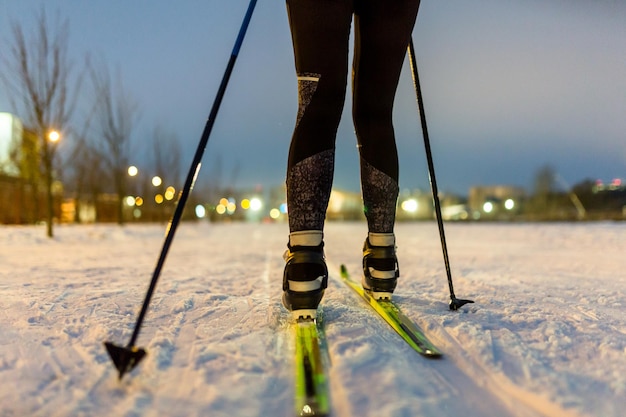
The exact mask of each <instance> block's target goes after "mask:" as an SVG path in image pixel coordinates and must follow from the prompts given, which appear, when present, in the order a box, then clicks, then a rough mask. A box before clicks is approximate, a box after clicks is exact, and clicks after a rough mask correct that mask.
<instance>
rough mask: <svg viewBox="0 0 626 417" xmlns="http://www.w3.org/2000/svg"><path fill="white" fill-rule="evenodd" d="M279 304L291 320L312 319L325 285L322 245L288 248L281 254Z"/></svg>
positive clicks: (326, 277)
mask: <svg viewBox="0 0 626 417" xmlns="http://www.w3.org/2000/svg"><path fill="white" fill-rule="evenodd" d="M284 258H285V261H286V265H285V270H284V273H283V305H284V306H285V307H286V308H287V310H289V311H291V314H292V316H293V317H294V318H295V319H299V318H307V317H310V318H311V319H315V318H316V316H317V306H318V305H319V303H320V301H322V297H323V296H324V290H325V289H326V287H327V286H328V268H327V267H326V261H325V259H324V244H323V243H321V244H320V245H319V246H291V245H288V249H287V251H285V255H284Z"/></svg>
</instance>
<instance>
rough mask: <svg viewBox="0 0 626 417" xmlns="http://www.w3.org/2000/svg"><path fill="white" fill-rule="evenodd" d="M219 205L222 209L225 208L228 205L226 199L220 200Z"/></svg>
mask: <svg viewBox="0 0 626 417" xmlns="http://www.w3.org/2000/svg"><path fill="white" fill-rule="evenodd" d="M220 204H221V205H222V206H224V207H226V206H227V205H228V199H226V198H220Z"/></svg>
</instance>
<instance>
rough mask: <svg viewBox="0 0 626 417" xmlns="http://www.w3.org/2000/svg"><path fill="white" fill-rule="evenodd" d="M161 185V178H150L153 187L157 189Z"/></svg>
mask: <svg viewBox="0 0 626 417" xmlns="http://www.w3.org/2000/svg"><path fill="white" fill-rule="evenodd" d="M161 184H163V180H162V179H161V177H159V176H158V175H155V176H154V177H152V185H154V186H155V187H158V186H159V185H161Z"/></svg>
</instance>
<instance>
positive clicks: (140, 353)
mask: <svg viewBox="0 0 626 417" xmlns="http://www.w3.org/2000/svg"><path fill="white" fill-rule="evenodd" d="M255 6H256V0H250V4H249V6H248V10H247V12H246V15H245V17H244V19H243V23H242V24H241V28H240V29H239V35H238V36H237V40H236V41H235V46H234V47H233V51H232V53H231V56H230V60H229V61H228V64H227V66H226V71H225V72H224V76H223V78H222V82H221V84H220V86H219V89H218V91H217V95H216V97H215V100H214V101H213V107H212V108H211V112H210V114H209V118H208V119H207V122H206V125H205V127H204V130H203V132H202V136H201V138H200V142H199V143H198V148H197V149H196V153H195V155H194V157H193V161H192V163H191V166H190V167H189V173H188V174H187V179H186V180H185V185H184V187H183V190H182V191H181V193H180V196H179V199H178V203H177V205H176V210H175V211H174V215H173V216H172V219H171V221H170V223H169V225H168V227H167V232H166V236H165V241H164V243H163V248H162V249H161V254H160V255H159V259H158V261H157V264H156V267H155V269H154V273H153V274H152V280H151V281H150V287H149V288H148V292H147V293H146V297H145V299H144V302H143V306H142V307H141V312H140V313H139V316H138V318H137V322H136V323H135V329H134V331H133V335H132V337H131V338H130V341H129V342H128V345H126V347H122V346H117V345H115V344H113V343H111V342H105V343H104V345H105V346H106V349H107V351H108V353H109V356H110V357H111V359H112V360H113V363H114V364H115V367H116V368H117V370H118V371H119V379H122V377H123V376H124V374H125V373H126V372H130V371H132V370H133V368H135V366H137V364H138V363H139V362H140V361H141V359H143V357H144V356H145V355H146V350H145V349H142V348H138V347H135V342H136V341H137V337H138V336H139V331H140V330H141V324H142V323H143V319H144V317H145V315H146V312H147V311H148V306H149V304H150V299H151V298H152V293H153V292H154V289H155V288H156V284H157V281H158V279H159V275H160V274H161V269H162V268H163V264H164V263H165V257H166V256H167V252H168V251H169V248H170V246H171V244H172V241H173V240H174V234H175V233H176V229H177V227H178V223H179V222H180V219H181V217H182V215H183V210H184V208H185V204H186V203H187V199H188V197H189V194H190V193H191V190H192V189H193V185H194V183H195V181H196V177H197V175H198V173H199V172H200V166H201V162H202V155H203V154H204V150H205V148H206V145H207V143H208V141H209V136H210V135H211V130H212V129H213V125H214V124H215V119H216V117H217V112H218V110H219V108H220V104H221V103H222V98H223V97H224V92H225V91H226V87H227V85H228V80H229V79H230V75H231V73H232V71H233V67H234V66H235V61H236V60H237V56H238V54H239V50H240V49H241V44H242V43H243V39H244V37H245V35H246V31H247V29H248V25H249V24H250V19H251V18H252V12H253V11H254V7H255Z"/></svg>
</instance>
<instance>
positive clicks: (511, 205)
mask: <svg viewBox="0 0 626 417" xmlns="http://www.w3.org/2000/svg"><path fill="white" fill-rule="evenodd" d="M504 208H505V209H507V210H513V208H515V201H513V199H512V198H509V199H508V200H506V201H505V202H504Z"/></svg>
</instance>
